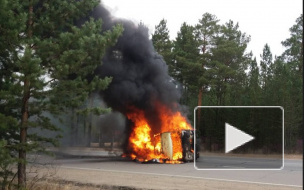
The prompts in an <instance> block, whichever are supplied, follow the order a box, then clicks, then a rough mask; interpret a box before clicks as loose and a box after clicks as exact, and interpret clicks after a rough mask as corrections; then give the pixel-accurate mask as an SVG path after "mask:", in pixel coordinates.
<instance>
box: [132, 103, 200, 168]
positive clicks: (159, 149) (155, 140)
mask: <svg viewBox="0 0 304 190" xmlns="http://www.w3.org/2000/svg"><path fill="white" fill-rule="evenodd" d="M135 110H136V111H134V112H133V113H129V114H128V115H127V117H128V118H129V120H131V121H133V127H132V130H131V133H130V135H129V139H128V147H127V150H126V152H127V153H126V156H129V157H131V158H132V159H136V160H138V161H140V162H149V161H151V160H152V161H156V162H160V163H181V162H188V161H193V160H194V158H198V157H199V154H198V152H196V155H195V156H194V146H197V145H195V144H194V130H193V128H192V126H191V125H190V124H189V122H188V121H187V120H186V118H185V117H184V116H182V115H181V113H180V112H179V111H172V110H170V109H169V108H167V107H166V106H164V105H161V104H158V105H157V106H156V110H158V114H159V115H158V116H159V119H160V122H159V125H158V126H159V127H157V128H156V127H151V126H153V123H152V125H151V124H149V122H148V119H147V118H146V117H145V115H144V111H140V110H138V109H135Z"/></svg>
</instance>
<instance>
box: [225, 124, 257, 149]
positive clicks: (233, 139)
mask: <svg viewBox="0 0 304 190" xmlns="http://www.w3.org/2000/svg"><path fill="white" fill-rule="evenodd" d="M253 139H254V137H253V136H251V135H248V134H247V133H244V132H243V131H241V130H239V129H237V128H235V127H233V126H231V125H229V124H228V123H225V153H228V152H230V151H232V150H234V149H236V148H237V147H239V146H242V145H243V144H245V143H247V142H249V141H251V140H253Z"/></svg>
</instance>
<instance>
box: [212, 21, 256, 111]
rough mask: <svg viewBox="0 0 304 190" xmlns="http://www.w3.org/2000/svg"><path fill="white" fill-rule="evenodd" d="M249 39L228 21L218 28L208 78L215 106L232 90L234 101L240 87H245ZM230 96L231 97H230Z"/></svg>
mask: <svg viewBox="0 0 304 190" xmlns="http://www.w3.org/2000/svg"><path fill="white" fill-rule="evenodd" d="M249 41H250V37H249V36H247V35H246V33H242V32H241V31H240V30H239V25H238V23H237V24H234V23H233V21H231V20H230V21H229V22H227V23H226V24H224V25H222V26H221V28H220V35H219V36H218V37H216V39H215V45H214V48H212V49H211V53H212V57H211V61H210V69H209V70H208V76H209V80H210V86H211V90H212V91H213V92H214V93H215V94H216V99H217V101H216V105H229V103H228V102H227V104H226V103H225V97H226V95H229V93H228V92H230V89H231V90H232V89H233V92H234V93H233V95H232V98H233V99H235V98H236V97H234V96H237V94H238V93H239V92H238V91H240V90H241V87H243V86H245V80H244V79H245V77H246V74H245V70H246V69H247V66H248V64H249V60H250V55H248V54H247V53H246V52H245V50H246V48H247V44H248V42H249ZM230 96H231V95H230Z"/></svg>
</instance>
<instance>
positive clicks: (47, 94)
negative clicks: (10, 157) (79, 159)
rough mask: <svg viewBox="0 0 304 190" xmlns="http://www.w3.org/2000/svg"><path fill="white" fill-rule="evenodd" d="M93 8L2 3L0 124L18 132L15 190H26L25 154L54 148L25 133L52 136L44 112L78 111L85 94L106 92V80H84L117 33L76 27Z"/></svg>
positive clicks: (91, 1) (88, 3)
mask: <svg viewBox="0 0 304 190" xmlns="http://www.w3.org/2000/svg"><path fill="white" fill-rule="evenodd" d="M98 3H99V1H97V0H85V1H63V0H54V1H37V0H29V1H20V0H13V1H10V3H7V2H6V1H1V6H0V7H1V8H2V9H4V10H6V11H5V13H4V14H5V16H6V17H5V18H6V19H2V17H1V20H0V21H1V23H0V32H1V35H0V36H1V38H2V36H3V38H6V40H4V41H2V42H1V43H2V44H1V51H0V52H1V54H0V56H1V58H0V60H1V69H2V68H4V67H5V69H6V72H7V73H8V76H4V75H3V74H1V77H2V78H1V79H2V80H1V83H3V84H7V87H5V88H2V86H1V93H0V99H1V111H2V110H3V112H1V117H2V118H1V119H2V121H4V123H8V122H9V121H10V120H12V119H13V122H11V123H13V124H16V126H14V127H18V128H19V132H18V133H17V134H18V136H19V142H16V143H15V144H14V146H13V148H14V149H15V150H17V151H18V155H19V156H18V158H19V161H18V185H19V187H20V188H24V187H25V186H26V153H27V152H28V151H37V150H43V147H41V145H43V143H44V142H48V143H52V144H55V143H56V141H55V139H52V138H47V137H46V136H41V135H38V134H37V133H32V134H29V133H28V130H30V129H33V128H40V129H43V130H49V131H56V130H57V127H56V126H55V125H54V124H53V123H52V121H51V119H50V118H49V117H47V116H46V115H45V114H44V113H45V112H49V113H52V114H53V115H56V114H59V113H60V112H61V111H64V109H65V108H67V107H71V106H75V105H79V104H80V103H81V102H83V101H84V100H85V99H86V98H87V96H88V94H89V93H90V92H92V91H93V90H96V89H105V88H106V87H107V85H108V84H109V82H110V78H106V79H101V78H97V77H95V78H94V79H93V80H92V81H88V80H87V79H86V77H87V76H88V75H89V74H91V73H92V72H93V71H94V69H95V68H96V67H97V66H98V65H100V64H101V59H102V56H103V54H104V52H105V50H106V48H107V47H109V46H111V45H114V44H115V42H116V40H117V38H118V36H119V35H120V34H121V32H122V27H121V26H116V27H114V28H113V29H112V30H111V31H106V32H102V30H101V25H102V21H101V20H94V19H92V18H91V19H88V21H86V22H85V23H83V24H82V25H81V26H80V27H76V26H75V24H76V23H77V21H78V20H79V19H80V18H82V17H85V16H87V15H88V13H89V12H90V11H91V10H92V9H93V8H94V7H95V6H96V5H97V4H98ZM1 14H2V12H1ZM16 23H18V25H17V26H16ZM11 29H13V30H11ZM11 36H12V38H10V37H11ZM10 39H12V40H10ZM3 48H5V49H4V50H3ZM8 63H9V65H8ZM1 73H2V72H1ZM8 110H11V111H8ZM1 123H2V122H1ZM29 142H31V143H29Z"/></svg>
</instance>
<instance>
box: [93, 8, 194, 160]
mask: <svg viewBox="0 0 304 190" xmlns="http://www.w3.org/2000/svg"><path fill="white" fill-rule="evenodd" d="M91 15H92V16H93V17H94V18H96V19H99V18H101V19H102V21H103V26H102V27H103V30H105V31H106V30H108V29H111V28H112V26H114V25H116V24H121V25H122V26H123V28H124V31H123V33H122V35H121V36H120V37H119V38H118V40H117V43H116V44H115V45H114V46H113V47H110V48H108V50H107V52H106V54H105V55H104V57H103V61H102V62H103V64H102V65H101V66H99V67H98V68H96V70H95V71H94V75H97V76H98V77H100V78H105V77H111V79H112V80H111V83H110V84H109V86H108V88H107V89H106V90H103V91H100V92H99V94H100V97H101V98H102V99H103V101H104V102H105V103H106V105H107V106H109V107H111V108H112V109H113V110H114V111H117V112H120V113H122V114H123V115H124V116H126V118H127V120H128V123H127V125H126V130H125V134H124V135H126V137H127V139H126V142H125V143H123V144H124V145H125V146H124V147H123V150H124V155H125V156H127V157H130V158H132V159H136V160H138V161H140V162H148V161H150V160H153V159H154V160H158V161H159V162H161V163H163V162H166V163H180V162H183V161H192V160H193V159H194V158H195V157H196V158H197V157H198V154H197V156H195V155H194V146H196V145H194V140H193V139H194V132H193V128H192V126H191V125H190V123H189V122H188V121H187V119H186V117H185V116H184V113H185V112H184V110H183V106H182V105H180V104H179V103H178V102H180V98H181V95H182V90H183V86H182V84H181V85H177V84H178V82H177V81H175V79H173V78H172V77H171V76H170V75H169V74H168V65H167V64H166V62H165V61H164V59H163V57H162V56H161V55H160V54H158V53H157V52H156V50H155V48H154V46H153V43H152V41H151V40H150V38H149V36H150V35H149V30H148V28H147V27H145V26H144V25H143V24H139V25H136V24H134V23H133V22H132V21H130V20H126V19H119V18H115V17H113V16H112V15H111V14H110V12H109V11H108V10H106V8H105V7H103V6H102V5H100V6H98V7H97V8H96V9H94V10H93V12H92V14H91Z"/></svg>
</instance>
